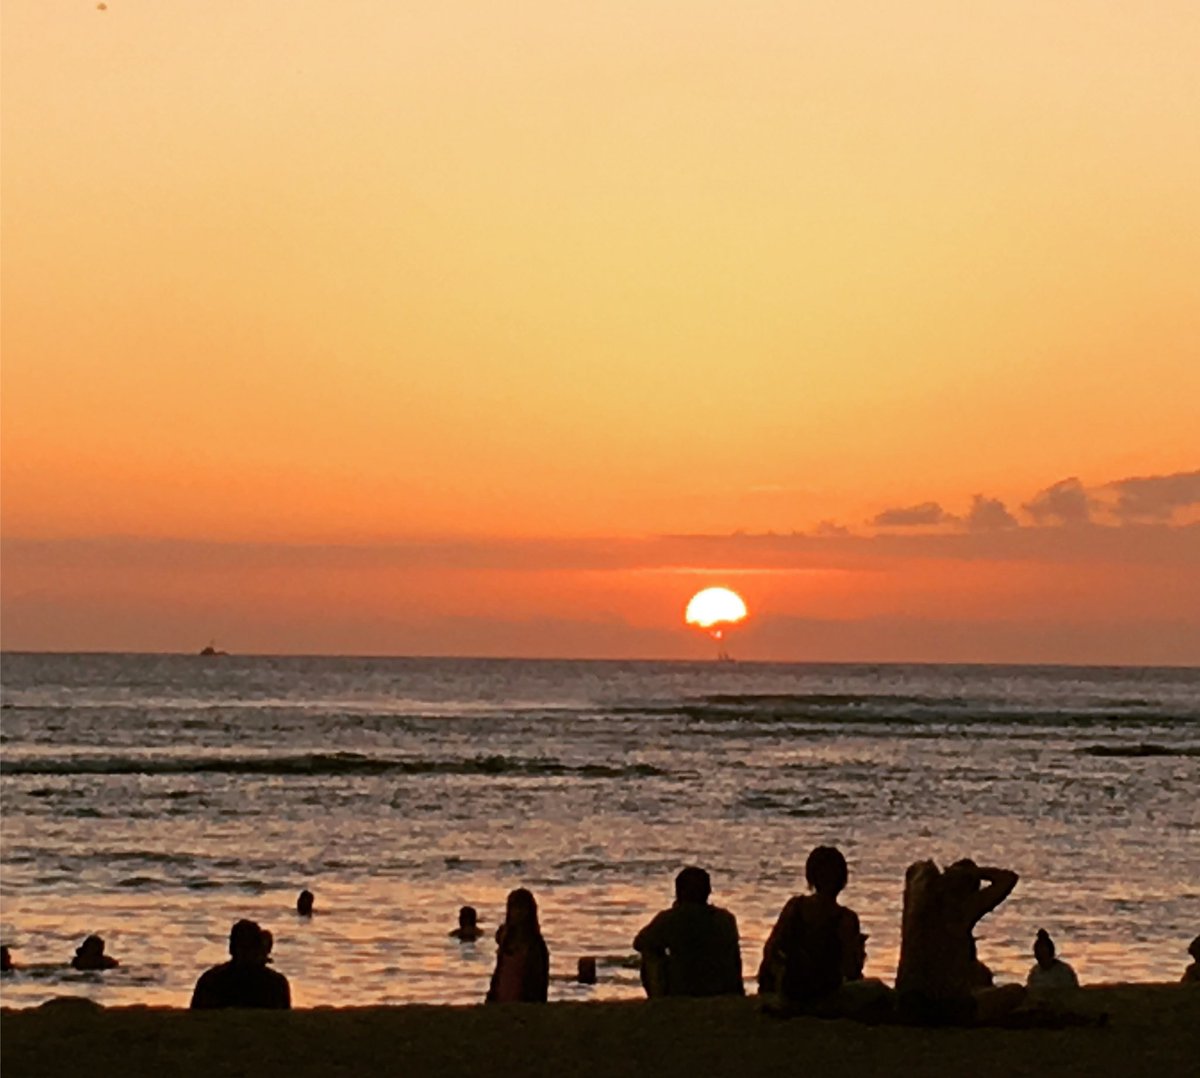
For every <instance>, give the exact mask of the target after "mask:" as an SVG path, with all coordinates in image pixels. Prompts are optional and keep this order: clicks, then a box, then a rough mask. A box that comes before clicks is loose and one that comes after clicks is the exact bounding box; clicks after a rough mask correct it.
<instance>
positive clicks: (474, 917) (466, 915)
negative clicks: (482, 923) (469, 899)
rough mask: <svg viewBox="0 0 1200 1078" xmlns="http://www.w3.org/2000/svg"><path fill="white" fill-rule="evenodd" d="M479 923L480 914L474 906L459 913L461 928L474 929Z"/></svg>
mask: <svg viewBox="0 0 1200 1078" xmlns="http://www.w3.org/2000/svg"><path fill="white" fill-rule="evenodd" d="M478 921H479V914H478V913H477V912H476V910H475V907H474V906H463V907H462V909H460V910H459V911H458V927H459V928H474V927H475V925H476V924H477V923H478Z"/></svg>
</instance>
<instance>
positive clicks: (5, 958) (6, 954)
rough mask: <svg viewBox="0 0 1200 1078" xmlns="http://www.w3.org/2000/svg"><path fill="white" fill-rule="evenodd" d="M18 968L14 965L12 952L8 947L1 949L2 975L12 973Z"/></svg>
mask: <svg viewBox="0 0 1200 1078" xmlns="http://www.w3.org/2000/svg"><path fill="white" fill-rule="evenodd" d="M16 968H17V967H16V966H14V965H13V960H12V952H11V951H9V949H8V948H7V947H0V973H11V972H12V971H13V970H14V969H16Z"/></svg>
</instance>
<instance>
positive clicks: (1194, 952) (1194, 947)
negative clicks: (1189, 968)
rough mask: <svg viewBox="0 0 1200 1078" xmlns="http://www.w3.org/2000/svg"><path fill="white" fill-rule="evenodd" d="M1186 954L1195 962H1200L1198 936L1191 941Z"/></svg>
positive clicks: (1199, 938) (1199, 937) (1199, 939)
mask: <svg viewBox="0 0 1200 1078" xmlns="http://www.w3.org/2000/svg"><path fill="white" fill-rule="evenodd" d="M1188 954H1190V955H1191V956H1192V957H1193V958H1194V959H1195V960H1196V961H1197V962H1200V936H1197V937H1196V938H1195V939H1194V940H1192V944H1191V946H1190V947H1188Z"/></svg>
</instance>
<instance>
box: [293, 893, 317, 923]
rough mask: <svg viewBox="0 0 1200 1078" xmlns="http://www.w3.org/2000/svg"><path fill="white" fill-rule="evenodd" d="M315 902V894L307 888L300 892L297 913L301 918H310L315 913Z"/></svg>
mask: <svg viewBox="0 0 1200 1078" xmlns="http://www.w3.org/2000/svg"><path fill="white" fill-rule="evenodd" d="M314 901H315V899H314V897H313V893H312V892H311V891H310V890H308V888H305V889H304V890H303V891H301V892H300V897H299V898H297V899H296V912H297V913H298V914H300V916H301V917H308V916H309V915H310V914H311V913H312V911H313V902H314Z"/></svg>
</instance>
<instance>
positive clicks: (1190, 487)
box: [1105, 471, 1200, 521]
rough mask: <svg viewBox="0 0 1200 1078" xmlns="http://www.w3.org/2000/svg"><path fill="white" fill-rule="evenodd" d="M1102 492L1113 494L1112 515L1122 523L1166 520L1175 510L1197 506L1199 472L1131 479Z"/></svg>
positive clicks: (1199, 488)
mask: <svg viewBox="0 0 1200 1078" xmlns="http://www.w3.org/2000/svg"><path fill="white" fill-rule="evenodd" d="M1105 489H1106V490H1111V491H1114V492H1115V493H1116V495H1117V504H1116V506H1115V507H1114V509H1113V512H1114V513H1116V515H1117V516H1118V517H1119V518H1120V519H1121V520H1154V521H1165V520H1169V519H1170V518H1171V517H1172V515H1174V513H1175V510H1177V509H1185V508H1187V507H1188V506H1192V505H1200V471H1195V472H1175V473H1174V474H1173V475H1145V476H1132V477H1130V478H1129V479H1118V480H1117V481H1116V482H1113V483H1109V484H1108V485H1107V487H1106V488H1105Z"/></svg>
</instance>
